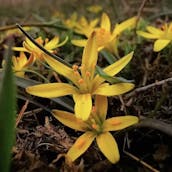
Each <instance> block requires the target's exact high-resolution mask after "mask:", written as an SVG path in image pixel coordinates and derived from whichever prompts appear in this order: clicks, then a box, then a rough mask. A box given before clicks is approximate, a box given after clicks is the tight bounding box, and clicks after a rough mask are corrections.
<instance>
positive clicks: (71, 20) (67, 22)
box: [63, 12, 78, 29]
mask: <svg viewBox="0 0 172 172" xmlns="http://www.w3.org/2000/svg"><path fill="white" fill-rule="evenodd" d="M77 17H78V16H77V13H76V12H75V13H73V14H72V15H71V16H70V18H69V19H67V20H63V24H64V25H65V26H66V27H68V28H70V29H73V28H74V27H75V26H76V24H77Z"/></svg>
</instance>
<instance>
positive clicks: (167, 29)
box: [137, 23, 172, 52]
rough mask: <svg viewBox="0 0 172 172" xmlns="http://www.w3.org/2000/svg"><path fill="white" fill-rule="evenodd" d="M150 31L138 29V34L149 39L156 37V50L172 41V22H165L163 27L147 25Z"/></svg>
mask: <svg viewBox="0 0 172 172" xmlns="http://www.w3.org/2000/svg"><path fill="white" fill-rule="evenodd" d="M146 30H147V31H148V32H143V31H137V34H138V35H140V36H143V37H144V38H148V39H156V41H155V43H154V47H153V49H154V51H156V52H159V51H161V50H162V49H164V48H165V47H166V46H167V45H168V44H169V43H170V42H171V41H172V23H170V24H167V23H165V24H164V25H163V26H162V27H161V28H155V27H153V26H147V27H146Z"/></svg>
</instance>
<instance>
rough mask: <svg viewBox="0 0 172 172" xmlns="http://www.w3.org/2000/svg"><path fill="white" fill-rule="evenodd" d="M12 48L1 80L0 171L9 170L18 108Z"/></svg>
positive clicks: (6, 55) (6, 171) (7, 56)
mask: <svg viewBox="0 0 172 172" xmlns="http://www.w3.org/2000/svg"><path fill="white" fill-rule="evenodd" d="M11 56H12V54H11V50H10V49H8V50H7V52H6V54H5V57H6V65H5V70H4V73H3V77H2V79H1V82H0V136H1V141H0V152H1V155H0V171H1V172H8V171H9V168H10V159H11V151H12V146H13V143H14V136H15V134H14V125H15V112H16V111H15V108H16V99H15V97H16V89H15V84H14V78H13V72H12V69H11Z"/></svg>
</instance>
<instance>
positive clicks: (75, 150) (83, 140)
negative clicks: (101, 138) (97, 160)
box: [67, 132, 95, 161]
mask: <svg viewBox="0 0 172 172" xmlns="http://www.w3.org/2000/svg"><path fill="white" fill-rule="evenodd" d="M94 139H95V135H94V134H93V133H92V132H86V133H84V134H83V135H81V136H80V137H79V138H78V139H77V140H76V142H75V143H74V145H73V146H72V147H71V148H70V149H69V151H68V152H67V156H69V157H70V158H71V160H72V161H75V160H76V159H77V158H78V157H79V156H80V155H82V154H83V153H84V152H85V151H86V150H87V149H88V148H89V147H90V145H91V143H92V142H93V140H94Z"/></svg>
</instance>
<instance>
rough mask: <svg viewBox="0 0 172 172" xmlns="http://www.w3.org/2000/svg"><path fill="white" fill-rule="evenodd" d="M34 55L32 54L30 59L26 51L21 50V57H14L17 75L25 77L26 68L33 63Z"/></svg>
mask: <svg viewBox="0 0 172 172" xmlns="http://www.w3.org/2000/svg"><path fill="white" fill-rule="evenodd" d="M33 60H34V58H33V56H32V55H30V57H29V59H27V57H26V55H25V54H24V52H20V56H19V57H15V56H13V57H12V68H13V71H14V72H15V75H16V76H18V77H22V78H24V74H25V71H23V70H25V69H27V68H28V67H29V66H30V65H31V64H32V63H33Z"/></svg>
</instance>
